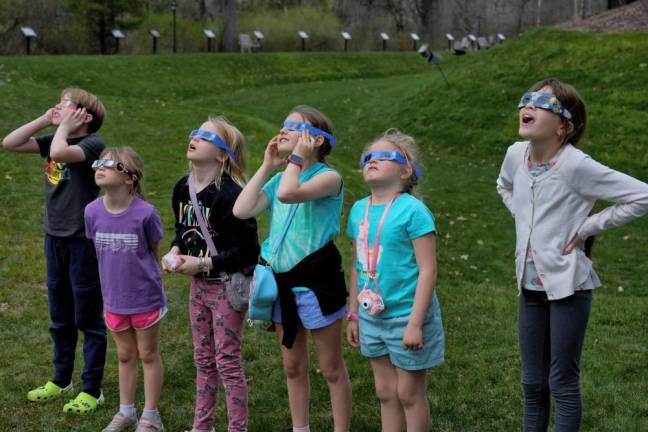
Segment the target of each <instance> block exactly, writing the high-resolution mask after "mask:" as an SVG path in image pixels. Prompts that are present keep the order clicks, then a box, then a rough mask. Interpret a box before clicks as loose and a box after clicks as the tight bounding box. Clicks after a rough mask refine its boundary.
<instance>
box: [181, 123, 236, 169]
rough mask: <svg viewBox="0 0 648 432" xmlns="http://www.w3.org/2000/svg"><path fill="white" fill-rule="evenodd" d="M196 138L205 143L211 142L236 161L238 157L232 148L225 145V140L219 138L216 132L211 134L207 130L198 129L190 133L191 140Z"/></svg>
mask: <svg viewBox="0 0 648 432" xmlns="http://www.w3.org/2000/svg"><path fill="white" fill-rule="evenodd" d="M194 137H198V138H200V139H203V140H205V141H209V142H210V143H212V144H214V145H215V146H216V147H218V148H221V149H223V150H225V151H226V152H227V154H228V155H229V157H230V158H232V160H233V161H236V155H235V154H234V151H233V150H232V149H231V148H230V146H228V145H227V144H225V141H223V139H222V138H221V137H219V136H218V134H215V133H214V132H209V131H207V130H205V129H197V130H193V131H191V132H190V133H189V139H192V138H194Z"/></svg>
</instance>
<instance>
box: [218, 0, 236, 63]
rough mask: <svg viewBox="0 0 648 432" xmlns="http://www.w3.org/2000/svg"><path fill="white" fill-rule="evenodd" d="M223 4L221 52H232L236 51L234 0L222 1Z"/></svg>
mask: <svg viewBox="0 0 648 432" xmlns="http://www.w3.org/2000/svg"><path fill="white" fill-rule="evenodd" d="M222 2H223V4H222V5H223V37H222V38H221V50H222V51H227V52H233V51H236V50H237V49H238V20H237V11H236V0H222Z"/></svg>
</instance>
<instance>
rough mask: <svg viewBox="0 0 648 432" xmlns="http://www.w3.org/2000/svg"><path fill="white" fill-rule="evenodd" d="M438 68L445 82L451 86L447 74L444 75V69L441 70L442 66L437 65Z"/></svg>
mask: <svg viewBox="0 0 648 432" xmlns="http://www.w3.org/2000/svg"><path fill="white" fill-rule="evenodd" d="M437 67H438V68H439V72H441V75H442V76H443V79H444V80H445V82H446V84H447V85H450V83H449V82H448V78H446V76H445V74H444V73H443V69H441V65H440V64H438V63H437Z"/></svg>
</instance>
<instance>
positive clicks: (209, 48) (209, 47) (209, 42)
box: [207, 38, 211, 52]
mask: <svg viewBox="0 0 648 432" xmlns="http://www.w3.org/2000/svg"><path fill="white" fill-rule="evenodd" d="M207 52H211V38H207Z"/></svg>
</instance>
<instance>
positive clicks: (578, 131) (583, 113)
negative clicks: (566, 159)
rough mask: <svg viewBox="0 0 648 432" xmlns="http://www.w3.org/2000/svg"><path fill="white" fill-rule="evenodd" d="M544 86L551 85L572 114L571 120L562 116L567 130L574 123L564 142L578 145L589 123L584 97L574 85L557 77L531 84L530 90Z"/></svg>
mask: <svg viewBox="0 0 648 432" xmlns="http://www.w3.org/2000/svg"><path fill="white" fill-rule="evenodd" d="M543 87H551V90H552V92H553V94H554V95H555V96H556V97H557V98H558V100H559V101H560V103H561V104H562V106H563V108H566V109H567V110H568V111H569V112H570V113H571V115H572V118H571V120H567V119H566V118H564V117H561V118H560V119H561V120H562V122H563V125H564V127H565V128H566V130H568V128H569V123H571V124H572V125H574V129H573V130H572V131H571V132H570V133H568V134H567V135H566V136H565V139H564V140H563V144H565V143H570V144H571V145H573V146H576V145H578V142H579V141H580V140H581V138H582V137H583V134H584V133H585V126H586V125H587V110H586V109H585V103H584V102H583V99H582V98H581V97H580V95H579V94H578V92H577V91H576V89H575V88H574V87H573V86H571V85H569V84H567V83H564V82H561V81H558V80H557V79H555V78H545V79H543V80H542V81H538V82H537V83H535V84H533V86H531V89H530V90H531V91H539V90H540V89H542V88H543Z"/></svg>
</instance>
